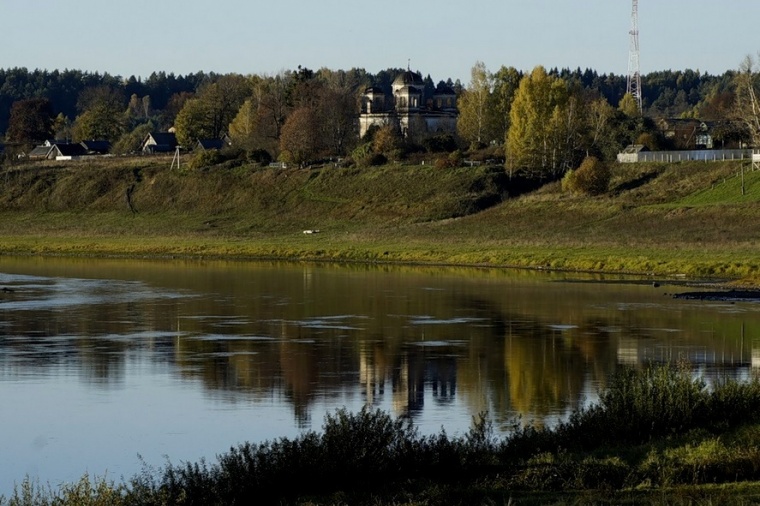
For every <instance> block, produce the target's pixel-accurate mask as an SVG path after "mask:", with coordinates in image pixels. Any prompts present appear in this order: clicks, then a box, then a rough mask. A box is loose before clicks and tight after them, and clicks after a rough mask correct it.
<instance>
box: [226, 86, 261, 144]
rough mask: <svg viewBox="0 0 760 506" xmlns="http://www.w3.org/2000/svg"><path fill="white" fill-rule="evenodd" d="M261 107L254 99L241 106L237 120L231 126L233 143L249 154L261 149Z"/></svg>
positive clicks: (230, 131)
mask: <svg viewBox="0 0 760 506" xmlns="http://www.w3.org/2000/svg"><path fill="white" fill-rule="evenodd" d="M260 113H261V110H260V107H259V105H258V103H256V102H255V101H254V99H253V98H249V99H247V100H246V101H245V102H243V105H241V106H240V110H239V111H238V113H237V115H236V116H235V119H233V120H232V123H230V125H229V133H230V138H232V142H233V143H234V144H235V145H236V146H239V147H240V148H242V149H244V150H245V151H247V152H252V151H254V150H256V149H259V148H260V143H259V142H258V140H259V125H260V123H261V117H260Z"/></svg>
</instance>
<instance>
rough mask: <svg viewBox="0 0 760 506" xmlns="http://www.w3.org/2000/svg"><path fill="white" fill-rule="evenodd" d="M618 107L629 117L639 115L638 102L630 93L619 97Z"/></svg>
mask: <svg viewBox="0 0 760 506" xmlns="http://www.w3.org/2000/svg"><path fill="white" fill-rule="evenodd" d="M618 109H619V110H620V111H621V112H622V113H623V114H625V115H626V116H628V117H629V118H635V117H637V116H641V111H639V104H638V102H636V98H635V97H634V96H633V95H632V94H630V93H626V94H625V95H623V98H621V99H620V103H619V104H618Z"/></svg>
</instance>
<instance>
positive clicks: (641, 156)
mask: <svg viewBox="0 0 760 506" xmlns="http://www.w3.org/2000/svg"><path fill="white" fill-rule="evenodd" d="M731 160H752V161H755V162H760V150H755V151H754V152H753V150H751V149H699V150H693V151H640V152H638V153H619V154H618V155H617V161H618V162H620V163H638V162H668V163H670V162H688V161H699V162H725V161H731Z"/></svg>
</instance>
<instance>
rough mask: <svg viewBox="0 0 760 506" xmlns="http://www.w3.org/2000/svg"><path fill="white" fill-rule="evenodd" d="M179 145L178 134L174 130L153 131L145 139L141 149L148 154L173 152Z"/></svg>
mask: <svg viewBox="0 0 760 506" xmlns="http://www.w3.org/2000/svg"><path fill="white" fill-rule="evenodd" d="M177 146H178V143H177V136H176V135H175V134H174V132H151V133H149V134H148V135H147V136H146V137H145V139H144V140H143V143H142V147H141V148H140V149H141V151H142V152H143V153H146V154H152V153H173V152H174V150H175V149H177Z"/></svg>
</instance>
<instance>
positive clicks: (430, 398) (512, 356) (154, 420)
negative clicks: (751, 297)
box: [0, 258, 760, 495]
mask: <svg viewBox="0 0 760 506" xmlns="http://www.w3.org/2000/svg"><path fill="white" fill-rule="evenodd" d="M2 288H7V289H8V290H7V291H0V399H1V400H2V402H1V403H0V426H1V427H2V428H3V430H2V432H0V455H2V459H0V494H5V495H8V493H9V492H10V491H12V489H13V484H14V482H19V481H20V480H21V479H23V478H24V476H26V475H29V476H31V477H36V478H39V479H40V481H41V482H42V483H48V482H49V483H50V484H51V485H53V486H56V485H57V484H59V483H60V482H62V481H74V480H77V479H78V478H79V477H80V476H82V474H84V473H85V472H88V473H90V474H91V475H97V476H103V475H104V474H105V475H107V476H108V477H109V478H111V479H114V480H116V481H119V480H120V478H121V477H125V478H129V477H131V476H132V475H134V474H135V473H137V472H139V471H140V470H141V469H142V466H143V465H149V466H157V467H160V466H161V465H163V464H164V463H165V462H166V459H170V460H171V462H173V463H179V462H182V461H197V460H199V459H200V458H202V457H205V458H207V459H209V460H212V461H213V460H214V457H215V455H217V454H219V453H222V452H225V451H226V450H227V449H229V448H230V447H231V446H234V445H237V444H239V443H242V442H244V441H263V440H266V439H273V438H276V437H280V436H288V437H293V436H296V435H298V434H299V433H301V432H303V431H304V430H310V429H313V430H319V429H320V428H321V425H322V422H323V420H324V415H325V413H330V412H333V411H334V410H335V409H336V408H339V407H346V408H348V409H349V410H352V411H356V410H359V409H361V408H362V406H364V405H370V406H372V407H377V408H381V409H383V410H386V411H389V412H391V413H393V414H394V415H403V416H409V417H411V418H412V419H413V420H414V421H415V423H416V424H417V426H418V427H419V429H420V431H421V432H423V433H434V432H438V431H439V430H440V429H441V428H442V427H443V428H445V429H446V431H447V432H448V433H449V434H462V433H463V432H464V431H466V430H467V429H468V428H469V425H470V421H471V417H472V416H473V415H474V414H477V413H478V412H481V411H488V412H489V413H490V416H491V417H492V419H493V420H494V423H495V426H496V428H497V430H500V431H506V430H508V427H509V425H510V422H511V421H513V420H514V419H515V417H517V416H521V417H522V418H523V419H524V420H533V421H535V423H539V424H551V423H553V422H555V421H556V420H558V419H561V418H562V417H564V416H566V415H567V414H568V413H570V412H571V411H572V410H574V409H577V408H578V407H581V406H583V405H585V404H587V403H589V402H593V401H594V400H595V398H596V392H597V390H598V388H599V387H600V386H603V385H604V384H605V382H606V381H607V379H608V377H609V375H610V374H611V373H613V372H614V371H615V370H616V369H617V368H619V367H621V366H622V365H634V366H640V365H643V364H646V363H648V362H652V361H655V362H667V361H674V360H678V359H681V358H684V359H688V360H690V361H691V363H692V364H694V368H695V371H696V372H698V373H700V374H704V375H706V376H708V377H713V376H718V375H729V376H731V377H738V378H744V377H749V376H750V375H751V374H753V371H754V367H755V366H756V365H760V306H758V305H756V304H753V303H736V304H730V303H716V302H698V301H681V300H674V299H672V298H671V297H669V296H667V295H666V293H668V294H672V293H676V292H679V291H685V290H687V289H686V288H683V287H680V286H678V285H672V284H663V285H662V286H661V287H658V288H655V287H653V286H652V284H651V281H637V280H633V279H620V278H609V277H608V278H606V279H603V278H591V277H583V276H581V275H568V274H564V275H557V274H554V275H549V274H545V273H543V274H542V273H535V272H514V271H503V270H476V269H450V268H407V267H372V266H345V267H339V266H328V265H310V264H274V263H242V262H241V263H235V262H185V261H163V262H162V261H134V260H130V261H127V260H124V261H117V260H110V261H109V260H91V259H87V260H81V259H78V260H71V259H33V258H24V259H16V258H0V289H2ZM753 359H754V360H753Z"/></svg>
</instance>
